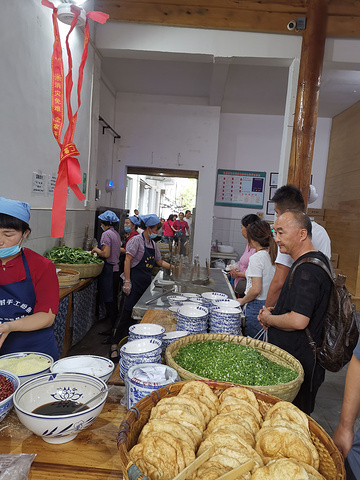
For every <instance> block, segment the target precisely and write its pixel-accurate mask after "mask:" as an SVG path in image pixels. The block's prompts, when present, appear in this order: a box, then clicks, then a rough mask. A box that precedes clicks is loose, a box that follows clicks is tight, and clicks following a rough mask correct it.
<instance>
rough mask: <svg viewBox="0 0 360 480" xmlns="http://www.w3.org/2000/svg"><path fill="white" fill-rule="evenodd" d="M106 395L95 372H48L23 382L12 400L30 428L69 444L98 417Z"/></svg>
mask: <svg viewBox="0 0 360 480" xmlns="http://www.w3.org/2000/svg"><path fill="white" fill-rule="evenodd" d="M101 392H103V395H100V396H99V398H97V399H96V400H94V402H91V399H92V398H93V397H95V396H96V395H98V394H100V393H101ZM107 394H108V390H107V385H106V383H105V382H104V381H103V380H101V379H100V378H97V377H94V376H92V375H87V374H85V373H58V374H54V373H49V374H45V375H41V376H39V377H36V378H34V379H32V380H29V381H28V382H26V383H24V384H23V385H21V386H20V387H19V388H18V390H17V391H16V392H15V394H14V398H13V400H14V408H15V411H16V414H17V416H18V417H19V420H20V421H21V423H23V424H24V425H25V426H26V427H27V428H28V429H29V430H31V431H32V432H33V433H35V434H36V435H39V436H40V437H41V438H42V439H43V440H44V441H45V442H48V443H66V442H69V441H70V440H73V439H74V438H75V437H76V436H77V435H78V433H79V432H81V431H82V430H84V429H86V428H87V427H89V426H90V425H91V424H92V423H93V422H94V421H95V420H96V418H97V417H98V416H99V415H100V413H101V410H102V409H103V407H104V404H105V401H106V398H107ZM88 402H89V403H90V405H89V406H88V405H87V403H88ZM81 406H83V408H81V409H80V411H78V410H79V407H81ZM86 407H87V408H86ZM74 410H77V411H75V412H74Z"/></svg>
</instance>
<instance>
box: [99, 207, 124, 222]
mask: <svg viewBox="0 0 360 480" xmlns="http://www.w3.org/2000/svg"><path fill="white" fill-rule="evenodd" d="M98 218H99V219H100V220H104V222H111V223H117V222H118V221H119V219H118V217H117V216H116V215H115V213H114V212H112V211H111V210H106V212H104V213H102V214H101V215H99V216H98Z"/></svg>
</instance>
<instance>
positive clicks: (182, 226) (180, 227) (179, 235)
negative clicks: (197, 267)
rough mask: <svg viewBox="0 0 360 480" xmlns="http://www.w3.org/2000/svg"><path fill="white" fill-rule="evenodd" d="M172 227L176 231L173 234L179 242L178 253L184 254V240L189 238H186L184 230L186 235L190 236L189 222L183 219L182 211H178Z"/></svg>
mask: <svg viewBox="0 0 360 480" xmlns="http://www.w3.org/2000/svg"><path fill="white" fill-rule="evenodd" d="M174 229H175V231H176V233H175V236H176V239H177V241H178V242H179V241H180V242H179V243H180V254H181V255H185V253H186V252H185V242H186V240H187V239H188V238H189V237H188V238H186V232H188V235H189V236H190V228H189V224H188V223H187V221H186V220H184V213H183V212H180V213H179V220H176V221H175V222H174Z"/></svg>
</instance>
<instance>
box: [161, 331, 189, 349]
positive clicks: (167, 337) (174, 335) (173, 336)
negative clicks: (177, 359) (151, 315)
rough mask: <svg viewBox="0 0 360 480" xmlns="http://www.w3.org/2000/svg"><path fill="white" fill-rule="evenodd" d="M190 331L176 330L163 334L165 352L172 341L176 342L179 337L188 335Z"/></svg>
mask: <svg viewBox="0 0 360 480" xmlns="http://www.w3.org/2000/svg"><path fill="white" fill-rule="evenodd" d="M188 335H189V332H188V331H186V330H175V332H167V333H164V335H163V343H162V349H163V352H165V350H166V348H167V347H168V346H169V345H170V343H172V342H175V340H177V339H178V338H182V337H187V336H188Z"/></svg>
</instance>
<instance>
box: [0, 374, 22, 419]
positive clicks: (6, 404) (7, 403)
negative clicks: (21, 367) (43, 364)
mask: <svg viewBox="0 0 360 480" xmlns="http://www.w3.org/2000/svg"><path fill="white" fill-rule="evenodd" d="M0 375H2V376H3V377H5V378H6V379H7V380H9V381H10V382H11V383H12V385H13V387H14V392H13V393H12V394H11V395H9V396H8V397H6V398H4V400H1V401H0V422H1V421H2V420H4V418H5V417H6V415H7V414H8V413H9V412H10V410H11V409H12V407H13V398H14V395H15V392H16V390H17V389H18V388H19V386H20V379H19V377H18V376H16V375H15V374H14V373H11V372H7V371H6V370H0ZM0 394H1V391H0ZM0 398H1V395H0Z"/></svg>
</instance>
